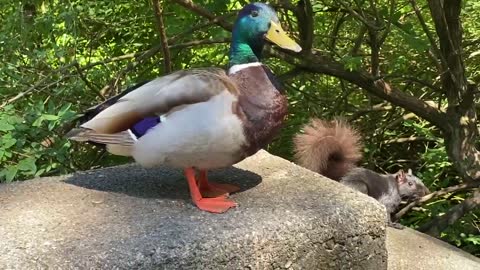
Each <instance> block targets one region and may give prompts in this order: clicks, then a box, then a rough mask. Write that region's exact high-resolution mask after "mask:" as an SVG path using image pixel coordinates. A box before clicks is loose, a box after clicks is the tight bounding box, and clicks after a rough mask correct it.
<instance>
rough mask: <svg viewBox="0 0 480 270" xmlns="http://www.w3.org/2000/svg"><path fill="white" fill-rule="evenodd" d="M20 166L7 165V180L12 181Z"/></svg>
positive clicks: (5, 173) (5, 171)
mask: <svg viewBox="0 0 480 270" xmlns="http://www.w3.org/2000/svg"><path fill="white" fill-rule="evenodd" d="M17 172H18V168H17V166H10V167H7V168H5V169H4V170H3V173H2V174H4V175H5V181H7V183H8V182H12V180H13V178H15V176H16V175H17Z"/></svg>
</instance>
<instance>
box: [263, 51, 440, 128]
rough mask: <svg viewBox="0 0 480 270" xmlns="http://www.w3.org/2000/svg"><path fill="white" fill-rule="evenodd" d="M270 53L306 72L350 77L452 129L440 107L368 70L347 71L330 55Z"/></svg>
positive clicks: (412, 110) (347, 78)
mask: <svg viewBox="0 0 480 270" xmlns="http://www.w3.org/2000/svg"><path fill="white" fill-rule="evenodd" d="M270 53H271V54H272V55H275V56H276V57H278V58H280V59H283V60H284V61H286V62H289V63H290V64H293V65H295V66H297V67H299V68H301V69H303V70H305V71H309V72H312V73H320V74H327V75H331V76H334V77H337V78H340V79H343V80H346V81H348V82H350V83H353V84H355V85H357V86H359V87H361V88H363V89H365V90H366V91H368V92H370V93H372V94H374V95H376V96H377V97H380V98H382V99H384V100H387V101H389V102H391V103H393V104H395V105H397V106H400V107H402V108H405V109H406V110H408V111H411V112H413V113H415V114H416V115H418V116H420V117H422V118H424V119H426V120H427V121H429V122H431V123H432V124H434V125H436V126H437V127H438V128H440V129H442V130H447V129H448V123H447V121H446V116H445V114H444V113H442V112H441V111H440V110H438V109H437V108H435V107H433V106H431V105H429V104H427V103H426V102H424V101H422V100H420V99H418V98H417V97H415V96H412V95H410V94H407V93H405V92H402V91H400V90H398V89H397V88H395V87H393V86H391V85H390V84H389V83H388V82H386V81H384V80H383V79H375V78H374V77H372V76H371V75H370V74H368V73H367V72H364V71H351V70H347V69H346V68H345V67H344V65H343V64H341V63H339V62H337V61H335V60H333V59H331V58H330V57H328V56H325V55H320V54H316V53H315V52H314V53H313V54H312V55H311V56H309V57H308V58H301V56H297V55H292V54H289V53H283V52H275V51H271V52H270Z"/></svg>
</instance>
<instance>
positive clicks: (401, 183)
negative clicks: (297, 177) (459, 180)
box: [293, 118, 430, 229]
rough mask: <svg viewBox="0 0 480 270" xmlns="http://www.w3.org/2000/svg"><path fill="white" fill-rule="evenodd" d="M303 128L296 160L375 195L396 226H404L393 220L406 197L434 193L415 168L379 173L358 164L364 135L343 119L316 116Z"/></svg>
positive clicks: (297, 136)
mask: <svg viewBox="0 0 480 270" xmlns="http://www.w3.org/2000/svg"><path fill="white" fill-rule="evenodd" d="M303 130H304V132H303V133H299V134H296V135H295V136H294V138H293V142H294V159H295V161H296V163H297V164H299V165H300V166H302V167H305V168H307V169H309V170H312V171H315V172H318V173H320V174H322V175H324V176H327V177H329V178H331V179H333V180H336V181H339V182H340V183H342V184H344V185H346V186H349V187H351V188H353V189H356V190H358V191H360V192H362V193H364V194H367V195H369V196H370V197H373V198H375V199H376V200H377V201H379V202H380V203H381V204H383V205H384V206H385V208H386V210H387V215H388V224H389V225H390V226H392V227H394V228H399V229H400V228H403V226H402V225H400V224H397V223H393V222H392V221H391V215H392V213H393V212H394V211H395V210H396V209H397V208H398V206H399V205H400V203H401V200H402V199H407V200H408V199H417V198H419V197H422V196H425V195H427V194H429V193H430V191H429V190H428V188H427V187H426V186H425V185H424V184H423V182H422V181H421V180H420V179H419V178H417V177H416V176H415V175H414V174H413V173H412V170H411V169H408V171H407V173H405V172H404V170H399V171H398V172H396V173H394V174H379V173H376V172H374V171H372V170H369V169H365V168H361V167H358V166H357V165H358V162H359V161H360V160H361V159H362V154H361V148H362V144H361V136H360V134H359V132H358V131H357V130H355V129H354V128H352V127H351V126H349V125H348V124H347V123H346V122H345V121H343V120H338V119H337V120H334V121H330V122H328V121H323V120H320V119H317V118H314V119H312V120H311V121H310V123H308V124H307V125H305V126H304V128H303Z"/></svg>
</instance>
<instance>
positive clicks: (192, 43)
mask: <svg viewBox="0 0 480 270" xmlns="http://www.w3.org/2000/svg"><path fill="white" fill-rule="evenodd" d="M230 41H231V38H222V39H201V40H193V41H189V42H185V43H180V44H174V45H170V46H169V48H170V49H183V48H188V47H193V46H198V45H207V44H218V43H228V42H230Z"/></svg>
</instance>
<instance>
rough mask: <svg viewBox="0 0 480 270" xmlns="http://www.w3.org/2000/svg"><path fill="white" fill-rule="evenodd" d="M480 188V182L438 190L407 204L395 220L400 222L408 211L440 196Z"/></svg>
mask: <svg viewBox="0 0 480 270" xmlns="http://www.w3.org/2000/svg"><path fill="white" fill-rule="evenodd" d="M479 186H480V182H469V183H464V184H460V185H456V186H451V187H447V188H443V189H441V190H438V191H434V192H432V193H430V194H428V195H425V196H423V197H421V198H420V199H418V200H416V201H413V202H411V203H409V204H407V205H406V206H405V207H403V208H402V209H401V210H400V211H398V212H397V213H396V214H395V216H394V219H395V220H399V219H400V218H402V217H403V216H404V215H405V214H406V213H407V212H408V211H410V209H412V208H413V207H415V206H417V205H421V204H423V203H424V202H426V201H428V200H431V199H433V198H436V197H439V196H442V195H445V194H448V193H451V192H460V191H464V190H468V189H472V188H477V187H479Z"/></svg>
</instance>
